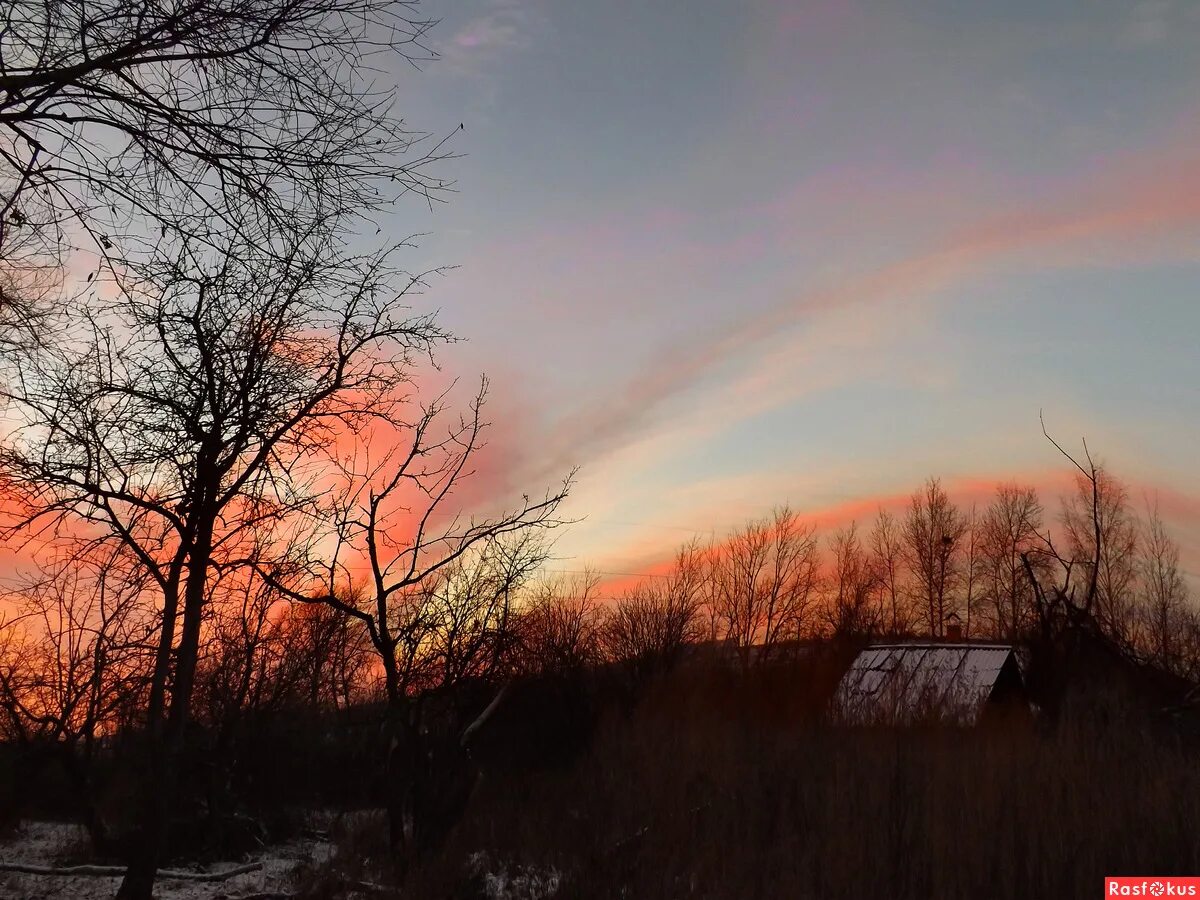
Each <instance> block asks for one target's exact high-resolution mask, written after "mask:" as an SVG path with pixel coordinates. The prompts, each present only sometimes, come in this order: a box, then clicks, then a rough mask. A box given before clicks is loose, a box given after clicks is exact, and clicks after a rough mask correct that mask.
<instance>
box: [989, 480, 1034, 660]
mask: <svg viewBox="0 0 1200 900" xmlns="http://www.w3.org/2000/svg"><path fill="white" fill-rule="evenodd" d="M1042 516H1043V512H1042V505H1041V503H1040V502H1039V501H1038V497H1037V492H1036V491H1035V490H1034V489H1033V488H1031V487H1022V486H1020V485H1018V484H1015V483H1007V484H1001V485H998V486H997V487H996V492H995V494H994V495H993V498H992V501H991V503H990V504H988V507H987V509H986V510H985V511H984V514H983V519H982V521H981V523H980V528H981V530H982V534H981V536H980V543H981V557H982V559H981V568H982V573H981V575H982V582H983V585H982V587H983V592H982V596H981V601H982V602H981V606H982V607H983V610H982V612H983V613H984V615H985V616H986V621H987V624H988V626H989V628H990V630H991V631H992V633H993V634H995V635H997V636H998V637H1003V638H1007V639H1009V640H1014V639H1016V638H1017V637H1018V636H1019V635H1020V634H1021V633H1022V632H1023V631H1024V630H1025V629H1026V628H1028V627H1029V625H1030V624H1031V622H1030V616H1031V615H1032V610H1033V602H1032V601H1033V588H1032V585H1031V584H1030V582H1029V578H1028V577H1027V576H1026V573H1025V569H1024V565H1023V563H1022V559H1023V557H1025V556H1026V555H1028V554H1031V553H1033V552H1034V550H1035V549H1036V548H1038V547H1040V546H1041V534H1040V531H1041V528H1042ZM1037 564H1038V565H1039V566H1040V565H1041V563H1040V561H1039V562H1038V563H1037Z"/></svg>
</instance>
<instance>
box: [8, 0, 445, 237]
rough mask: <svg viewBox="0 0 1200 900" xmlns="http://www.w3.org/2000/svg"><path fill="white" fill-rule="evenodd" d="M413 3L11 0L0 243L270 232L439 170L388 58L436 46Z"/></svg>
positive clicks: (417, 54)
mask: <svg viewBox="0 0 1200 900" xmlns="http://www.w3.org/2000/svg"><path fill="white" fill-rule="evenodd" d="M414 6H415V4H414V3H411V2H406V0H259V2H254V3H247V2H243V0H188V2H184V3H161V2H157V0H56V2H53V3H44V2H41V0H12V2H9V3H7V4H5V5H4V7H3V11H2V12H0V132H2V133H3V137H2V138H0V247H2V246H3V245H5V244H8V245H9V252H7V253H0V256H2V257H3V258H4V259H8V260H12V259H14V258H15V256H14V252H13V247H12V240H11V239H12V238H14V236H17V235H26V236H28V235H35V236H37V239H35V240H34V244H35V245H37V246H26V247H25V251H26V253H25V254H24V258H26V259H29V258H32V257H36V256H39V255H43V256H44V255H45V254H47V253H48V254H50V255H51V256H55V255H58V254H60V253H61V252H62V251H64V250H69V249H70V248H71V245H72V244H74V243H76V242H77V241H78V240H79V239H80V238H83V239H85V240H86V241H87V245H88V246H90V248H91V249H92V250H94V251H95V252H97V253H98V254H99V255H100V256H101V257H102V258H105V257H110V256H116V257H118V258H119V257H120V256H121V255H123V254H127V253H129V252H131V251H132V250H133V249H134V248H135V246H136V245H138V244H141V243H144V242H146V241H149V240H157V239H161V238H168V239H171V240H180V239H187V240H189V241H191V242H193V243H194V242H196V241H202V242H207V241H211V240H214V239H215V240H217V241H223V240H228V239H229V238H230V236H231V235H232V236H234V239H236V240H238V241H239V242H241V243H252V244H256V245H257V246H258V247H259V249H260V250H263V249H266V248H267V247H268V246H269V245H270V241H269V239H264V235H266V234H268V233H278V232H279V231H281V230H283V231H293V232H296V233H305V232H307V231H309V229H310V227H311V225H312V224H314V223H316V222H318V221H326V222H328V221H329V220H330V219H331V218H345V217H347V216H358V215H362V214H364V213H369V212H370V211H372V210H377V209H380V208H381V207H382V206H383V205H385V204H386V203H388V202H390V200H391V199H393V198H394V197H395V196H396V195H398V194H399V193H401V192H404V191H416V192H419V193H420V194H422V195H423V196H426V197H429V196H431V193H432V192H435V191H436V190H437V189H438V188H439V187H441V186H442V183H441V182H440V181H438V180H437V179H435V178H432V177H431V176H430V175H429V174H428V164H429V163H430V162H431V161H432V160H433V159H435V158H437V157H439V156H440V155H442V153H441V150H440V145H438V146H436V147H427V148H423V149H419V150H417V151H416V152H415V153H414V152H413V150H414V147H421V146H422V145H423V142H422V141H421V139H420V138H421V136H420V135H415V134H413V133H411V132H409V131H407V130H406V128H405V126H404V124H403V123H402V122H401V121H400V120H399V119H398V118H397V117H396V116H394V115H393V113H392V102H393V100H394V88H389V87H387V86H386V80H385V79H384V78H381V77H380V69H382V68H384V67H386V66H387V65H389V64H394V63H395V62H396V61H397V60H409V61H413V62H419V61H421V60H426V59H429V58H431V54H430V52H429V50H428V49H427V48H425V47H424V46H423V44H422V41H423V38H424V36H425V34H426V31H427V29H428V27H429V25H430V24H431V23H430V22H428V21H426V20H423V19H420V18H418V17H416V16H415V15H414Z"/></svg>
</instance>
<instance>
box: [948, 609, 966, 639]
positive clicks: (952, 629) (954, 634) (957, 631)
mask: <svg viewBox="0 0 1200 900" xmlns="http://www.w3.org/2000/svg"><path fill="white" fill-rule="evenodd" d="M962 639H963V635H962V619H960V618H959V617H958V613H950V615H948V616H946V640H948V641H961V640H962Z"/></svg>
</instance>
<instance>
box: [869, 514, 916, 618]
mask: <svg viewBox="0 0 1200 900" xmlns="http://www.w3.org/2000/svg"><path fill="white" fill-rule="evenodd" d="M870 550H871V565H872V566H873V567H874V569H875V571H876V572H877V573H878V576H879V577H878V580H877V586H878V589H879V591H880V597H881V606H882V607H884V609H885V614H886V619H885V621H886V623H887V625H886V627H887V630H888V633H889V634H892V635H898V634H903V633H904V632H906V631H907V630H908V629H909V627H910V623H909V613H908V610H907V609H906V608H905V606H904V605H903V604H904V588H905V585H904V580H903V579H904V534H903V531H902V529H901V526H900V523H899V522H897V521H896V517H895V516H893V515H892V514H891V513H890V512H888V511H887V510H885V509H883V508H880V510H879V512H878V513H877V515H876V516H875V524H874V526H873V527H872V529H871V537H870Z"/></svg>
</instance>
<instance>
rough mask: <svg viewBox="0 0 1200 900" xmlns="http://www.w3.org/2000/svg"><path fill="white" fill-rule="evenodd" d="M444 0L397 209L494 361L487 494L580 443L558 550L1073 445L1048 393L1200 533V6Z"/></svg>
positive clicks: (473, 368) (973, 475)
mask: <svg viewBox="0 0 1200 900" xmlns="http://www.w3.org/2000/svg"><path fill="white" fill-rule="evenodd" d="M1083 6H1085V7H1086V12H1087V16H1086V20H1085V19H1083V18H1081V17H1080V15H1079V13H1080V12H1081V4H1079V3H1078V2H1056V0H1038V2H1027V3H1026V2H1009V3H993V4H980V3H961V2H950V0H946V2H925V3H907V4H905V3H872V2H860V0H854V2H835V0H830V2H820V3H807V2H765V0H758V2H744V3H734V2H718V0H686V2H685V0H669V2H668V0H654V2H647V3H637V4H634V3H563V2H557V3H556V2H551V0H462V2H456V3H449V2H442V3H431V4H429V5H427V6H426V8H425V11H426V12H427V13H428V14H431V15H433V16H435V17H439V18H441V19H442V21H441V23H440V24H439V25H438V26H437V27H436V29H435V30H434V32H433V34H432V38H431V41H432V45H433V46H434V47H435V48H436V49H437V50H438V51H439V52H440V53H441V56H442V59H441V60H440V61H438V62H436V63H433V64H430V65H428V66H426V67H424V70H423V71H420V72H418V71H406V72H403V73H400V74H401V76H402V81H403V85H404V88H403V93H402V96H401V103H402V105H403V110H402V111H403V113H404V115H405V117H406V119H407V120H408V121H409V122H411V123H412V125H413V126H414V127H419V128H423V129H429V130H431V131H433V132H436V133H439V134H443V133H449V132H450V131H452V130H453V129H456V128H457V127H458V124H459V123H460V122H462V123H463V125H464V129H463V131H462V132H461V133H460V134H459V135H458V136H457V137H456V138H455V139H454V142H453V147H454V149H455V150H456V151H457V152H459V153H461V154H464V156H463V158H461V159H458V160H456V161H454V162H452V163H450V164H449V165H448V167H447V169H446V172H447V174H450V175H452V176H453V177H454V178H455V179H456V182H457V190H458V193H457V194H455V195H454V196H452V197H450V199H449V202H448V203H447V204H444V205H440V206H438V207H437V208H436V209H435V210H433V212H432V213H430V212H429V211H428V210H422V209H421V208H420V207H418V206H414V205H413V204H411V203H410V204H407V205H402V206H401V207H400V208H399V209H398V211H397V213H396V215H395V216H394V218H392V219H390V220H389V221H388V222H386V223H385V225H384V228H385V233H387V232H391V233H392V235H393V236H394V237H400V236H403V235H404V234H407V233H410V232H427V233H428V234H427V236H425V237H423V238H421V241H420V243H421V248H420V250H419V251H418V252H417V253H416V254H415V255H414V259H413V260H412V262H413V264H414V265H417V264H420V265H425V264H433V263H436V264H453V265H457V266H459V268H457V269H455V270H454V271H452V272H451V273H449V274H448V275H447V276H446V277H445V278H443V279H440V280H438V281H436V282H435V283H434V284H432V285H431V288H430V290H429V292H428V293H427V295H426V296H425V297H424V298H422V301H421V302H423V303H427V304H428V305H431V306H434V307H437V308H439V309H440V310H441V311H442V319H443V321H444V322H445V324H447V325H448V326H449V327H450V328H452V329H453V330H454V331H455V332H457V333H458V334H459V335H460V336H462V337H463V338H465V339H466V342H465V343H464V344H461V345H458V346H456V347H455V348H453V349H452V351H451V352H449V353H448V354H447V355H446V357H445V362H446V368H447V371H450V372H453V373H455V374H458V375H461V376H462V377H464V378H465V379H467V380H470V379H471V378H473V377H475V375H476V374H477V373H479V372H481V371H486V372H487V373H488V374H489V375H490V376H491V378H492V382H493V399H492V404H491V416H490V418H491V419H492V421H493V422H494V423H495V427H494V429H493V433H492V445H491V447H490V456H489V458H488V460H487V461H486V464H485V466H484V471H482V472H481V477H482V478H486V479H490V480H491V481H492V482H493V483H495V485H496V486H497V489H498V491H499V493H500V494H504V493H505V492H506V491H507V492H512V491H520V490H536V489H538V488H539V487H541V486H543V485H545V484H546V483H549V482H550V481H551V480H553V479H554V478H555V477H556V476H559V475H561V474H562V473H563V472H565V471H566V470H567V469H568V468H569V467H570V466H573V465H578V466H581V471H580V476H579V482H578V487H577V489H576V490H575V493H574V495H573V497H572V500H571V503H570V507H569V510H568V512H569V514H571V515H573V516H580V517H583V516H586V519H585V520H584V521H582V522H580V523H579V524H577V525H575V526H574V527H573V528H572V529H571V531H570V532H569V534H566V535H565V536H564V537H563V538H562V539H561V541H560V542H559V545H558V555H559V556H560V560H559V561H558V563H557V565H559V566H560V567H561V568H563V569H568V570H569V569H572V568H578V567H581V566H582V565H583V564H584V563H586V562H590V563H592V564H594V565H596V566H598V567H599V568H600V569H602V570H604V571H611V572H638V571H645V570H646V569H647V568H648V567H650V566H651V565H652V564H653V562H654V560H656V559H659V558H661V557H662V556H663V555H664V554H665V553H669V551H670V549H671V548H672V547H673V546H674V545H676V544H678V543H679V542H681V541H683V540H686V539H687V538H688V537H690V536H691V535H692V534H693V533H698V534H700V535H703V536H707V535H709V534H710V533H714V532H715V533H720V532H722V531H724V530H725V529H727V528H728V527H730V526H732V525H735V524H739V523H740V522H742V521H743V520H745V519H746V518H747V517H749V516H754V515H758V514H761V513H764V512H766V511H767V510H769V509H770V507H771V506H772V505H774V504H777V503H782V502H785V501H787V502H790V503H791V504H792V505H793V506H794V507H796V508H798V509H800V510H802V511H804V512H805V513H807V514H811V515H814V516H816V517H818V519H819V520H820V521H821V522H823V523H831V524H832V523H838V522H841V521H845V520H846V519H848V518H849V517H851V516H858V517H859V518H860V519H862V520H864V524H865V520H868V519H870V518H871V517H872V516H873V515H874V511H875V508H876V505H877V504H878V503H879V502H894V501H896V499H897V498H901V497H903V496H904V495H905V494H907V493H908V492H910V491H911V490H912V489H913V488H914V487H915V486H916V485H917V484H918V483H919V482H920V481H921V480H922V479H923V478H924V477H926V476H927V475H931V474H935V475H940V476H941V477H943V478H944V479H945V481H946V483H947V484H948V485H949V486H950V487H951V489H952V491H955V492H956V493H957V494H958V496H959V497H960V499H962V500H963V501H964V502H970V501H971V500H974V499H979V500H980V501H981V502H986V493H987V491H988V490H989V489H990V485H991V484H992V483H994V482H995V481H997V480H1001V479H1011V478H1016V479H1019V480H1022V481H1025V482H1028V483H1031V484H1034V485H1037V486H1039V487H1040V488H1041V489H1042V491H1043V499H1044V500H1045V501H1046V504H1047V506H1048V507H1050V508H1051V510H1054V509H1056V508H1057V503H1056V501H1055V500H1054V499H1053V492H1054V491H1055V490H1057V489H1058V487H1059V486H1060V485H1062V484H1063V483H1064V480H1065V478H1066V474H1065V469H1064V466H1063V460H1062V459H1061V458H1060V457H1058V456H1057V455H1056V453H1055V451H1054V449H1053V448H1052V447H1051V446H1050V445H1049V444H1048V443H1047V442H1046V441H1045V439H1044V438H1043V437H1042V435H1041V430H1040V426H1039V424H1038V413H1039V410H1043V411H1044V415H1045V419H1046V423H1047V426H1048V427H1049V428H1050V429H1051V431H1052V432H1053V433H1054V434H1055V435H1056V436H1058V437H1059V438H1060V439H1061V440H1063V441H1064V443H1069V444H1070V446H1072V447H1077V446H1078V440H1079V438H1080V436H1081V435H1086V436H1087V438H1088V442H1089V446H1091V447H1092V448H1093V450H1094V451H1095V452H1096V453H1097V455H1098V456H1100V457H1101V458H1103V459H1104V460H1105V461H1106V462H1107V463H1108V464H1109V465H1110V466H1111V467H1112V469H1113V470H1114V471H1115V472H1116V474H1118V475H1119V476H1122V477H1124V478H1126V479H1127V480H1128V481H1129V482H1130V484H1131V486H1132V487H1133V488H1134V491H1135V496H1136V499H1137V501H1138V503H1139V505H1140V504H1141V503H1142V500H1143V497H1153V496H1155V495H1156V496H1157V497H1158V500H1159V503H1160V505H1161V507H1162V510H1163V513H1164V515H1165V516H1166V518H1167V519H1168V521H1169V523H1170V524H1171V526H1172V527H1173V530H1174V533H1175V535H1176V537H1178V538H1179V539H1180V540H1181V542H1182V543H1183V545H1184V549H1185V556H1186V559H1187V560H1188V566H1189V568H1190V569H1192V571H1193V574H1194V573H1195V570H1196V568H1197V562H1196V561H1197V559H1200V471H1198V470H1197V467H1196V465H1195V460H1196V448H1197V443H1198V441H1200V425H1198V422H1200V390H1198V388H1197V385H1198V382H1200V378H1198V376H1200V354H1197V352H1196V349H1195V344H1196V339H1197V334H1198V332H1200V304H1198V297H1197V288H1198V286H1200V243H1198V241H1197V239H1198V238H1200V141H1198V138H1200V5H1198V4H1194V3H1184V2H1176V3H1172V2H1169V0H1162V2H1141V3H1130V2H1125V0H1120V2H1101V0H1096V2H1091V3H1088V4H1085V5H1083Z"/></svg>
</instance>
